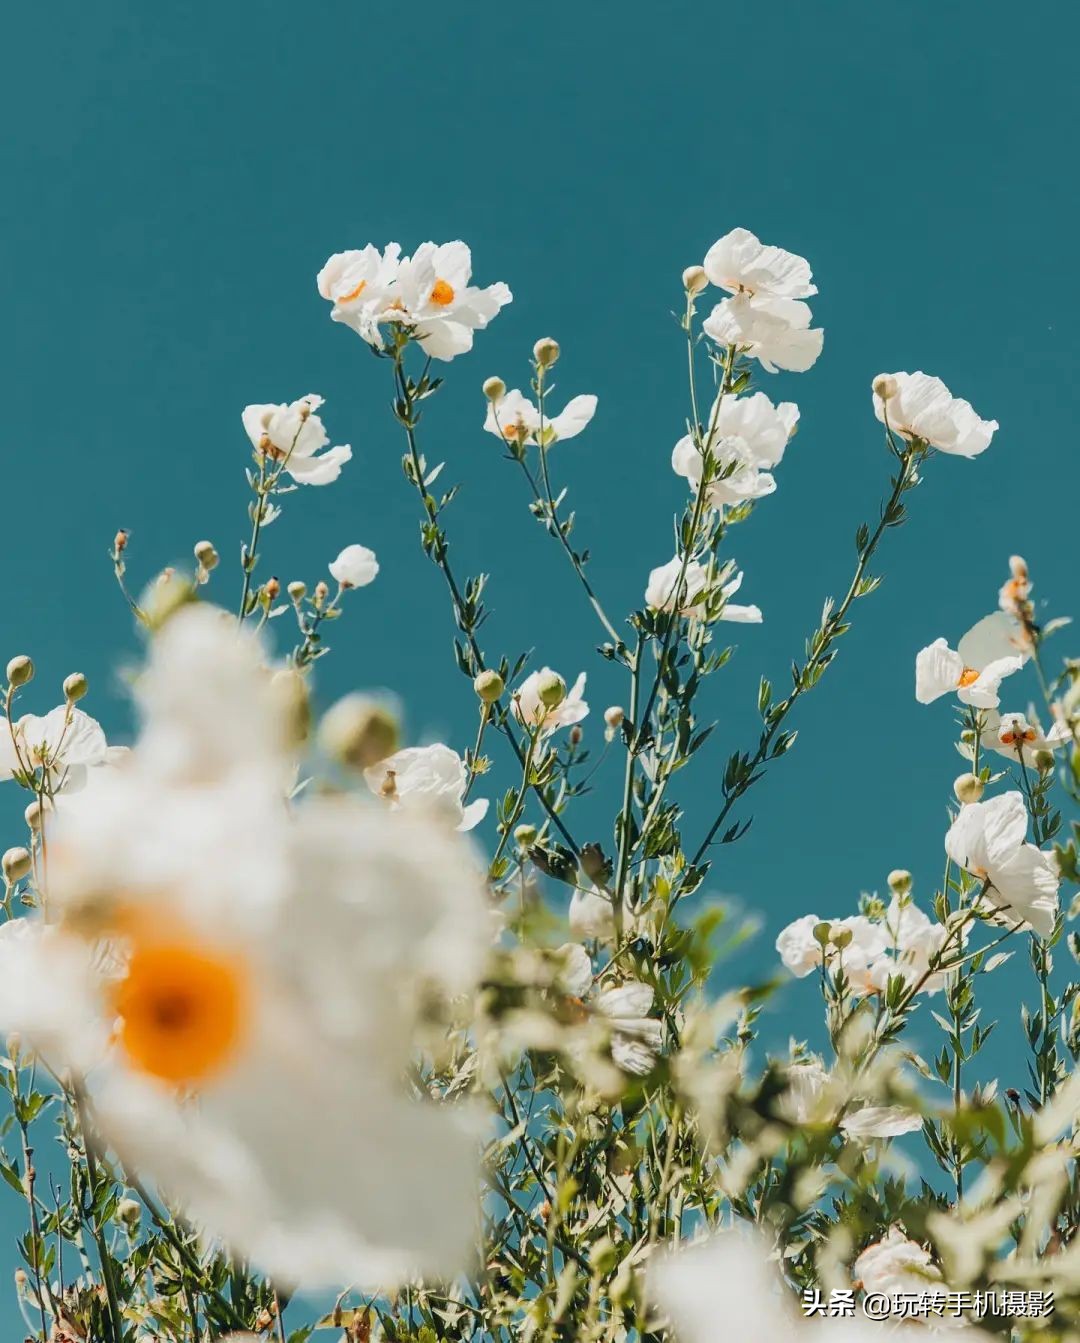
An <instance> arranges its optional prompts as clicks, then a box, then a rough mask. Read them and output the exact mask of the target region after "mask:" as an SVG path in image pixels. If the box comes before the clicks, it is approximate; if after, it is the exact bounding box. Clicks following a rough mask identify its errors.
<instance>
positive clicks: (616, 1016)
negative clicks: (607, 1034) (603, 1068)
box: [596, 979, 663, 1077]
mask: <svg viewBox="0 0 1080 1343" xmlns="http://www.w3.org/2000/svg"><path fill="white" fill-rule="evenodd" d="M654 996H655V995H654V992H653V989H652V987H651V985H649V984H642V983H641V982H640V981H638V980H634V979H631V980H628V981H627V982H626V983H625V984H620V985H619V986H618V987H617V988H613V989H604V990H603V991H602V992H601V993H599V994H598V995H597V998H596V1011H597V1012H598V1013H599V1015H600V1016H601V1017H603V1018H604V1019H605V1020H606V1021H607V1022H608V1023H609V1024H610V1026H611V1030H612V1036H611V1057H612V1059H613V1061H614V1062H615V1063H616V1064H617V1065H618V1066H619V1067H620V1068H622V1069H623V1071H624V1072H628V1073H633V1074H635V1076H638V1077H644V1076H646V1075H647V1074H648V1073H650V1072H651V1071H652V1068H653V1064H654V1063H655V1062H656V1055H657V1053H658V1052H659V1050H660V1046H661V1044H662V1042H663V1026H662V1025H661V1023H660V1022H659V1021H657V1020H656V1018H655V1017H650V1016H649V1012H650V1010H651V1008H652V1005H653V998H654Z"/></svg>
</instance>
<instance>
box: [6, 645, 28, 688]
mask: <svg viewBox="0 0 1080 1343" xmlns="http://www.w3.org/2000/svg"><path fill="white" fill-rule="evenodd" d="M7 678H8V684H9V685H13V686H20V685H26V683H27V681H32V680H33V679H34V664H33V662H32V661H31V660H30V658H28V657H27V656H26V654H25V653H23V654H20V655H19V657H16V658H12V659H11V661H10V662H9V663H8V665H7Z"/></svg>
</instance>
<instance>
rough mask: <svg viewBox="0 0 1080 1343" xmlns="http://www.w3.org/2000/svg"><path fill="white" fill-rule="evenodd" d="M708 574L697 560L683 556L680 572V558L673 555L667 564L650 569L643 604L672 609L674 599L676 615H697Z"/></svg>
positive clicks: (700, 609) (659, 608) (662, 609)
mask: <svg viewBox="0 0 1080 1343" xmlns="http://www.w3.org/2000/svg"><path fill="white" fill-rule="evenodd" d="M708 576H709V574H708V570H707V569H706V568H705V566H704V565H703V564H699V563H698V562H697V560H687V562H686V571H685V573H684V572H683V561H682V558H681V556H679V555H676V556H675V557H674V558H673V559H671V560H669V561H668V562H667V564H662V565H660V567H659V568H658V569H652V570H650V572H649V582H648V586H647V587H646V589H645V604H646V605H647V606H651V607H652V609H653V610H654V611H674V610H675V608H676V602H678V611H679V614H680V615H682V616H694V615H699V616H700V615H702V614H703V611H702V608H701V598H702V597H703V596H704V594H705V589H706V585H707V583H708ZM680 580H681V582H680Z"/></svg>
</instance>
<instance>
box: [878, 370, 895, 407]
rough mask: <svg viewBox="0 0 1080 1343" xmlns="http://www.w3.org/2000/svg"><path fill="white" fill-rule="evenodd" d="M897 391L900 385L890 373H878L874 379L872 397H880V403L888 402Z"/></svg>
mask: <svg viewBox="0 0 1080 1343" xmlns="http://www.w3.org/2000/svg"><path fill="white" fill-rule="evenodd" d="M899 390H900V384H899V383H898V382H897V381H896V379H895V378H894V377H893V376H892V374H891V373H879V374H878V375H877V377H876V378H875V379H874V395H875V396H878V397H880V398H881V400H882V401H888V400H889V398H890V397H894V396H895V395H896V394H897V392H898V391H899Z"/></svg>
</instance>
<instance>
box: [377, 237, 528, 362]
mask: <svg viewBox="0 0 1080 1343" xmlns="http://www.w3.org/2000/svg"><path fill="white" fill-rule="evenodd" d="M471 277H472V254H471V253H470V251H469V249H468V247H466V245H465V244H464V243H463V242H448V243H442V244H437V243H433V242H426V243H422V244H421V245H420V246H419V247H418V248H417V249H416V251H415V252H414V253H413V255H412V256H411V257H405V258H404V259H403V260H402V262H401V263H400V265H399V267H398V272H397V279H396V282H395V286H394V299H395V301H396V302H399V303H400V304H401V305H402V308H401V311H400V313H395V318H396V320H398V321H401V322H404V323H406V324H407V325H409V326H411V327H412V328H413V336H414V337H415V339H416V340H418V341H419V342H420V344H421V345H422V346H423V348H424V352H425V353H426V354H429V355H431V357H432V358H433V359H442V360H449V359H453V358H454V357H455V355H459V354H464V353H465V352H466V351H467V350H471V349H472V343H473V332H474V331H476V330H482V329H483V328H484V327H486V326H487V324H488V323H489V322H490V321H491V319H492V318H493V317H495V316H497V315H498V312H499V309H500V308H502V307H504V306H505V305H506V304H507V303H509V302H510V301H511V299H512V298H513V295H512V294H511V293H510V290H509V289H508V288H507V287H506V285H504V284H501V283H500V284H493V285H489V286H488V287H487V288H486V289H477V288H476V287H475V286H474V285H472V284H470V283H469V281H470V279H471Z"/></svg>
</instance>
